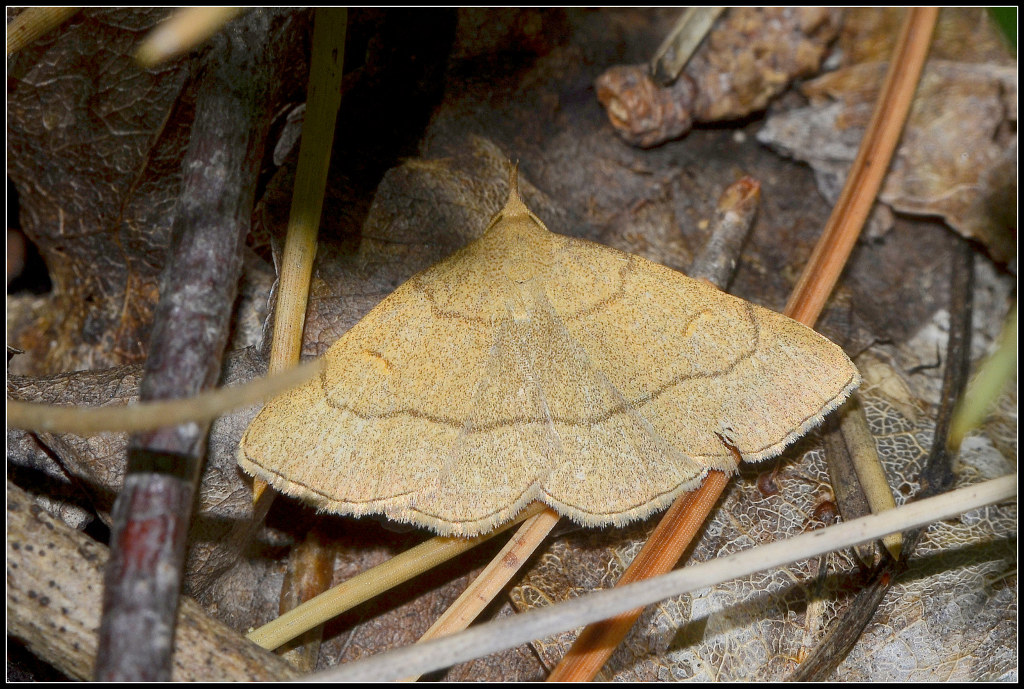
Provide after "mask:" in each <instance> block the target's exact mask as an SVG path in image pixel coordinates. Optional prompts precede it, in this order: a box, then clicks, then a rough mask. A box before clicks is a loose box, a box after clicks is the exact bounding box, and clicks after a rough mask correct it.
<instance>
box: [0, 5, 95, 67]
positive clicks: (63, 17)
mask: <svg viewBox="0 0 1024 689" xmlns="http://www.w3.org/2000/svg"><path fill="white" fill-rule="evenodd" d="M80 9H82V8H81V7H28V8H26V9H24V10H23V11H22V12H21V13H20V14H18V16H16V17H15V18H14V19H12V20H11V23H10V24H8V25H7V57H10V56H11V55H13V54H14V53H16V52H18V51H19V50H21V49H22V48H24V47H25V46H28V45H31V44H32V43H34V42H35V41H37V40H39V39H40V38H42V37H43V36H45V35H46V34H48V33H50V32H51V31H53V30H54V29H56V28H57V27H59V26H60V25H61V24H63V23H64V22H66V21H67V20H69V19H71V17H73V16H75V14H77V13H78V10H80Z"/></svg>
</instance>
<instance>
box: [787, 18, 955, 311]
mask: <svg viewBox="0 0 1024 689" xmlns="http://www.w3.org/2000/svg"><path fill="white" fill-rule="evenodd" d="M938 14H939V10H938V8H935V7H916V8H912V9H909V10H907V16H906V18H905V19H904V21H903V29H902V31H901V32H900V37H899V40H898V41H897V43H896V47H895V48H894V49H893V53H892V57H891V58H890V59H889V71H888V72H887V73H886V75H885V82H884V83H883V84H882V91H881V93H879V94H878V102H877V103H876V104H875V110H874V112H873V113H872V115H871V121H870V122H869V123H868V127H867V130H866V131H865V132H864V139H863V140H862V141H861V144H860V149H858V151H857V157H856V158H855V159H854V161H853V165H852V166H851V167H850V174H849V175H848V176H847V178H846V184H845V185H844V186H843V191H842V193H841V194H840V195H839V200H838V201H836V205H835V207H834V208H833V209H832V215H831V216H830V217H829V219H828V223H826V225H825V230H824V232H823V234H822V238H821V241H819V242H818V244H817V246H815V248H814V252H813V253H812V254H811V257H810V258H809V259H808V261H807V266H806V267H805V268H804V272H803V274H801V276H800V280H799V282H797V284H796V287H794V288H793V294H792V296H790V299H789V303H788V304H786V311H785V313H786V314H787V315H788V316H789V317H790V318H792V319H794V320H797V321H800V322H801V323H804V324H805V325H808V326H810V327H814V322H815V321H817V320H818V315H819V314H820V313H821V311H822V309H823V308H824V307H825V301H826V300H828V297H829V295H830V294H831V293H832V288H833V287H835V284H836V282H838V281H839V275H840V274H841V273H842V272H843V266H845V265H846V261H847V259H848V258H849V257H850V252H851V251H853V246H854V244H856V243H857V237H858V236H860V230H861V228H862V227H863V226H864V222H865V221H866V220H867V217H868V214H869V213H870V212H871V208H872V206H873V205H874V203H875V197H876V196H878V190H879V189H881V187H882V180H883V179H884V178H885V173H886V171H887V170H888V169H889V162H890V161H891V160H892V156H893V153H895V151H896V144H897V143H899V139H900V133H901V132H902V131H903V125H904V123H906V121H907V116H908V115H909V114H910V105H911V103H912V102H913V100H914V92H915V91H916V90H917V82H918V80H919V79H920V78H921V70H923V69H924V62H925V58H927V57H928V47H929V45H930V44H931V36H932V30H933V29H934V28H935V21H936V19H937V18H938Z"/></svg>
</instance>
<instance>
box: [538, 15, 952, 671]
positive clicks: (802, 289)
mask: <svg viewBox="0 0 1024 689" xmlns="http://www.w3.org/2000/svg"><path fill="white" fill-rule="evenodd" d="M937 18H938V9H937V8H934V7H930V8H928V7H924V8H914V9H910V10H908V12H907V16H906V18H905V20H904V23H903V29H902V31H901V33H900V38H899V41H898V42H897V44H896V48H895V49H894V50H893V56H892V59H891V60H890V62H889V72H888V74H887V75H886V80H885V84H884V85H883V87H882V92H881V94H880V95H879V99H878V103H876V105H875V111H874V114H873V115H872V118H871V122H870V124H869V125H868V129H867V131H866V132H865V134H864V139H863V141H862V142H861V146H860V150H859V151H858V153H857V158H856V159H855V160H854V163H853V166H852V167H851V169H850V174H849V176H848V177H847V180H846V185H845V186H844V188H843V192H842V195H841V196H840V198H839V201H838V202H837V203H836V206H835V208H834V209H833V211H832V215H831V216H830V218H829V221H828V223H827V224H826V226H825V230H824V232H823V233H822V237H821V239H820V240H819V241H818V244H817V245H816V247H815V249H814V252H813V253H812V255H811V258H810V259H809V261H808V263H807V266H806V267H805V269H804V272H803V274H802V275H801V277H800V280H799V281H798V282H797V285H796V287H795V288H794V289H793V294H792V296H791V297H790V300H789V303H788V304H787V305H786V310H785V313H786V315H787V316H789V317H790V318H793V319H794V320H797V321H800V322H801V323H803V324H804V325H807V326H808V327H813V326H814V323H815V322H816V321H817V320H818V316H819V315H820V314H821V311H822V309H823V308H824V306H825V302H826V301H827V300H828V297H829V294H830V293H831V292H832V288H833V287H834V286H835V284H836V282H837V281H838V280H839V275H840V274H841V273H842V271H843V267H844V266H845V265H846V261H847V259H848V258H849V256H850V252H851V251H852V250H853V246H854V244H855V243H856V241H857V237H858V236H859V234H860V230H861V228H862V227H863V225H864V221H865V220H866V219H867V216H868V213H869V212H870V210H871V206H872V204H873V203H874V201H875V197H876V196H877V194H878V190H879V189H880V188H881V185H882V179H883V178H884V176H885V172H886V170H887V169H888V167H889V162H890V161H891V160H892V156H893V153H894V152H895V150H896V144H897V143H898V141H899V137H900V133H901V132H902V130H903V125H904V123H905V122H906V119H907V115H908V114H909V112H910V105H911V102H912V101H913V97H914V91H915V89H916V86H917V82H918V80H919V79H920V76H921V71H922V70H923V69H924V62H925V58H926V57H927V55H928V47H929V45H930V42H931V35H932V31H933V29H934V28H935V22H936V19H937ZM719 477H721V478H719ZM727 483H728V481H727V479H726V478H725V476H724V474H721V473H720V472H711V473H710V474H708V478H707V479H706V480H705V482H704V484H703V485H702V486H701V488H700V489H699V490H698V491H696V493H695V494H690V495H686V496H682V497H680V498H679V500H677V501H676V504H674V505H673V506H672V508H671V509H670V510H669V512H667V513H666V515H665V517H663V519H662V522H661V523H660V524H659V525H658V528H657V529H656V530H655V532H654V533H653V534H652V535H651V538H650V539H649V540H648V542H647V544H645V545H644V547H643V549H642V550H641V553H640V555H638V556H637V561H634V563H633V564H631V565H630V567H629V569H628V570H627V575H630V576H631V578H630V579H629V581H636V580H638V579H647V578H650V577H653V576H657V575H659V574H664V573H665V572H667V571H669V570H670V569H672V567H673V566H674V565H675V563H676V561H677V560H678V559H679V557H680V556H681V555H682V553H683V551H684V550H685V549H686V547H687V546H688V545H689V542H690V539H691V538H692V537H693V534H695V533H696V531H697V529H699V528H700V525H701V524H703V523H704V521H705V520H706V519H707V516H708V513H709V512H710V511H711V508H712V507H713V506H714V505H715V503H716V502H717V501H718V497H719V496H720V495H721V492H722V491H723V490H724V489H725V486H726V485H727ZM691 495H700V497H699V498H691V497H690V496H691ZM677 507H678V511H679V512H685V515H677V514H676V513H677ZM669 522H671V523H672V524H669ZM694 525H696V526H694ZM662 527H664V528H662ZM662 539H664V542H662ZM648 551H650V553H651V554H650V555H648V556H644V553H648ZM641 558H643V561H642V562H640V560H641ZM625 583H628V582H627V577H626V576H625V575H624V576H623V578H622V580H621V581H620V582H619V584H620V585H621V584H625ZM639 614H640V611H639V610H638V611H634V613H629V614H627V615H623V616H620V617H617V618H613V619H612V620H606V621H604V622H602V623H599V624H596V625H590V626H588V627H586V628H585V629H584V630H583V632H582V633H581V634H580V636H579V637H578V638H577V639H576V642H575V643H574V644H573V646H572V648H571V649H570V650H569V652H568V653H567V654H566V656H565V657H564V658H563V659H562V662H561V663H559V665H558V666H557V667H556V668H555V670H554V671H553V672H552V673H551V675H550V677H548V680H549V681H565V682H569V681H587V680H590V679H593V678H594V676H595V675H596V674H597V672H598V671H599V670H600V669H601V667H602V666H603V665H604V664H605V662H607V660H608V658H609V657H610V656H611V654H612V652H613V651H614V650H615V648H616V647H617V646H618V645H619V643H620V642H621V641H622V639H623V638H624V637H625V635H626V633H627V632H628V631H629V629H630V628H631V627H632V626H633V624H634V622H635V621H636V618H637V617H639Z"/></svg>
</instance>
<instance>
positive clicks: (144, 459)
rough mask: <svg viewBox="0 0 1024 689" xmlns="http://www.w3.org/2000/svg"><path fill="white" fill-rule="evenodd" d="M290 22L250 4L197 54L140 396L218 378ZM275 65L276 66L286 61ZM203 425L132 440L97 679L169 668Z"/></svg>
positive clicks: (139, 676) (116, 518) (183, 390)
mask: <svg viewBox="0 0 1024 689" xmlns="http://www.w3.org/2000/svg"><path fill="white" fill-rule="evenodd" d="M299 24H300V22H298V21H297V20H296V19H295V17H294V15H293V13H291V12H287V11H259V12H251V13H249V15H247V17H246V26H245V28H246V30H244V31H238V32H234V33H231V34H221V36H222V37H223V38H221V39H220V40H219V41H218V43H217V44H216V47H215V48H214V49H213V50H211V51H210V53H209V55H208V57H207V59H206V60H205V62H204V67H205V68H206V69H205V70H204V71H203V73H202V74H203V77H202V80H201V81H200V84H199V87H198V93H197V96H196V116H195V123H194V125H193V128H192V133H191V139H190V142H189V148H188V151H187V153H186V156H185V161H184V175H183V181H182V191H181V195H180V197H179V202H178V205H177V208H176V213H175V218H174V224H173V228H172V229H173V232H172V236H173V237H174V238H175V241H174V244H173V246H172V248H171V252H170V255H169V258H168V261H167V264H166V267H165V269H164V273H163V278H162V280H161V289H160V294H161V299H160V302H159V304H158V305H157V308H156V312H155V321H154V328H153V333H152V336H151V341H150V347H149V356H148V358H147V360H146V366H145V373H144V376H143V380H142V383H141V386H140V398H141V399H143V400H153V399H173V398H181V397H189V396H192V395H195V394H196V393H197V392H199V391H200V390H201V389H204V388H208V387H210V386H212V385H213V384H214V383H215V382H216V381H217V378H218V377H219V375H220V368H221V366H220V363H221V356H222V354H223V351H224V347H225V345H226V343H227V338H228V332H229V325H230V317H231V311H232V309H233V306H234V301H235V295H236V292H237V288H238V278H239V275H240V273H241V265H242V260H241V251H242V249H243V247H244V241H245V237H246V235H247V234H248V231H249V219H250V217H251V215H252V207H253V200H254V199H253V196H254V192H255V188H256V181H257V177H258V174H259V168H260V162H261V161H262V158H263V146H264V142H265V140H266V135H267V132H268V131H269V128H270V123H271V120H272V118H273V115H274V111H275V107H274V106H275V100H276V94H277V92H278V89H279V88H280V84H281V79H280V77H279V74H278V71H279V70H283V69H284V68H285V67H286V60H287V59H288V57H289V56H288V55H287V53H286V52H284V51H285V50H286V48H287V46H289V45H294V44H295V43H296V39H297V37H298V36H297V31H296V27H297V26H298V25H299ZM282 63H285V64H282ZM207 429H208V426H207V425H206V424H203V425H200V424H196V423H189V424H185V425H181V426H172V427H169V428H164V429H160V430H155V431H149V432H146V433H143V434H137V435H135V436H133V437H132V438H131V440H130V442H129V449H128V473H127V475H126V477H125V482H124V486H123V488H122V490H121V492H120V494H119V495H118V498H117V502H116V503H115V505H114V509H113V511H112V518H113V526H112V528H111V539H110V543H111V553H110V560H109V562H108V565H107V574H106V578H105V581H104V601H103V615H102V620H101V624H100V631H99V644H98V651H97V659H96V676H97V679H99V680H105V681H116V680H121V681H147V680H148V681H161V680H167V679H168V678H169V677H170V668H171V648H172V642H173V638H174V624H175V620H176V611H177V607H178V600H179V591H180V588H181V576H182V574H181V572H182V566H183V561H184V555H185V543H186V536H187V534H188V527H189V522H190V519H189V518H190V516H191V513H192V501H193V496H194V494H195V489H196V484H197V482H198V478H199V470H200V467H201V464H202V458H203V456H204V454H205V449H206V433H207Z"/></svg>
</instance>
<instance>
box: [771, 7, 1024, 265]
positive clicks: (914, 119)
mask: <svg viewBox="0 0 1024 689" xmlns="http://www.w3.org/2000/svg"><path fill="white" fill-rule="evenodd" d="M965 13H969V16H971V17H973V18H974V19H975V24H974V25H971V26H968V21H967V18H966V17H965ZM870 16H875V15H870ZM854 17H855V20H854V24H853V26H854V27H857V28H859V29H862V30H863V31H864V32H865V34H864V35H859V34H856V33H855V31H854V30H852V29H851V28H850V27H846V28H845V29H844V31H845V33H844V39H845V45H847V46H848V47H849V53H848V54H847V53H844V65H845V66H844V67H842V68H840V69H838V70H836V71H834V72H830V73H828V74H825V75H824V76H821V77H819V78H817V79H815V80H814V81H811V82H809V83H807V84H805V85H804V86H803V87H802V90H803V92H804V93H805V94H806V95H807V96H808V97H809V98H810V100H811V105H810V106H808V107H806V108H799V109H796V110H792V111H789V112H785V113H779V114H776V115H774V116H772V117H770V118H769V120H768V122H767V123H766V125H765V127H764V129H763V130H762V131H761V132H759V133H758V139H759V140H760V141H762V142H763V143H766V144H769V145H771V146H772V147H774V148H776V149H777V150H780V151H782V152H784V153H786V154H787V155H790V156H793V157H794V158H797V159H799V160H803V161H805V162H807V163H808V164H810V165H811V166H812V167H813V168H814V170H815V174H816V176H817V178H818V183H819V188H820V189H821V190H822V193H823V194H824V195H825V196H826V198H829V199H830V200H834V199H835V198H837V196H838V192H839V189H840V188H841V187H842V184H843V182H844V181H845V178H846V170H847V169H848V168H849V165H850V163H851V162H852V161H853V158H854V156H855V155H856V150H857V146H858V144H859V141H860V138H861V135H862V133H863V130H864V127H865V126H866V125H867V119H868V117H870V114H871V108H872V106H873V103H874V101H875V99H876V97H877V94H878V91H879V89H880V88H881V83H882V77H883V76H884V74H885V70H886V69H887V63H886V62H884V61H881V62H880V61H878V60H884V59H886V58H885V57H881V53H880V51H881V50H882V48H883V47H885V46H886V45H887V44H888V41H886V40H882V35H884V34H880V33H876V31H877V28H878V27H874V26H871V25H870V23H869V22H867V21H866V20H865V13H863V12H861V13H858V14H855V15H854ZM986 17H987V15H985V14H984V10H983V9H981V8H974V9H971V10H958V11H953V10H945V11H944V12H943V13H942V15H941V20H940V22H939V29H938V30H937V33H938V36H937V38H936V39H935V42H934V44H933V49H932V52H931V53H930V57H929V61H928V63H927V65H926V67H925V71H924V74H923V75H922V78H921V82H920V84H919V86H918V89H917V93H916V95H915V98H914V104H913V107H912V109H911V113H910V117H909V119H908V121H907V125H906V127H905V129H904V132H903V137H902V139H901V141H900V146H899V149H898V150H897V152H896V155H895V157H894V159H893V163H892V165H891V167H890V170H889V174H888V176H887V177H886V181H885V184H884V186H883V188H882V190H881V192H880V195H879V198H880V199H881V200H882V201H883V202H884V203H885V204H887V205H888V206H889V207H891V208H892V209H893V210H895V211H898V212H903V213H913V214H917V215H923V216H938V217H941V218H942V219H944V220H945V221H946V222H947V223H948V224H949V225H950V226H951V227H952V228H953V229H955V230H956V231H958V232H959V233H960V234H962V235H964V236H965V237H969V238H972V239H976V240H978V241H980V242H982V243H983V244H985V245H986V246H987V247H988V249H989V251H991V253H992V255H993V257H994V258H996V259H997V260H999V261H1002V262H1007V261H1009V260H1010V259H1011V258H1012V257H1013V255H1014V253H1015V248H1016V236H1015V233H1016V215H1015V212H1016V191H1017V185H1016V175H1015V174H1014V171H1015V169H1016V163H1017V136H1016V119H1017V114H1016V106H1015V104H1016V93H1017V68H1016V64H1015V63H1014V62H1013V61H1012V58H1010V57H1009V55H1008V53H1007V51H1006V49H1005V47H1002V45H1001V43H1000V42H999V37H998V35H997V33H996V32H997V29H996V28H995V27H994V26H992V25H991V24H989V23H988V22H987V21H986ZM957 32H960V33H959V34H958V33H957ZM972 41H975V42H976V43H972ZM975 45H976V47H974V46H975ZM945 55H949V56H950V57H956V58H957V61H952V60H950V59H948V58H943V57H940V56H945ZM854 58H863V59H864V60H865V61H862V62H856V63H854V62H852V60H853V59H854ZM891 225H892V220H891V217H886V216H884V215H883V216H881V217H879V216H878V215H877V213H876V216H875V219H874V222H873V227H872V231H871V232H870V233H869V234H870V236H873V237H878V236H879V235H880V234H881V233H882V232H884V231H886V230H888V229H889V227H891Z"/></svg>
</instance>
